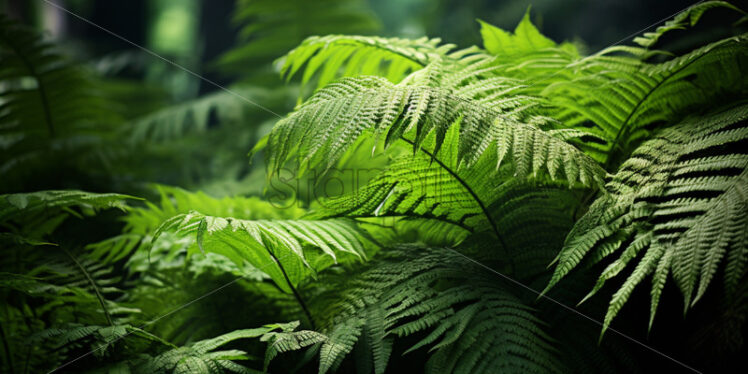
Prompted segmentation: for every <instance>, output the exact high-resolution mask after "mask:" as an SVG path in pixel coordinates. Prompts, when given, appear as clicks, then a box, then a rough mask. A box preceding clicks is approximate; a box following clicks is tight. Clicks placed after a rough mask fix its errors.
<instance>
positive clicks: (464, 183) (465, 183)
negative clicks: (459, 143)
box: [400, 136, 511, 258]
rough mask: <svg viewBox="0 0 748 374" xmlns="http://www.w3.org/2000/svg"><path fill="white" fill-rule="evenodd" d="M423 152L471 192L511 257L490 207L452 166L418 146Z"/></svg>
mask: <svg viewBox="0 0 748 374" xmlns="http://www.w3.org/2000/svg"><path fill="white" fill-rule="evenodd" d="M400 139H402V140H404V141H406V142H407V143H408V144H410V145H413V146H416V144H415V143H414V142H413V141H412V140H410V139H407V138H405V137H403V136H401V137H400ZM418 149H420V150H421V151H422V152H423V153H425V154H427V155H428V156H429V157H431V159H432V160H434V162H436V163H437V164H438V165H439V166H441V167H442V168H443V169H444V170H446V171H447V173H449V174H450V175H451V176H452V177H453V178H454V179H455V180H456V181H457V182H458V183H460V185H462V187H463V188H465V191H467V192H468V193H469V194H470V197H472V198H473V200H475V202H476V203H478V206H480V209H481V211H482V212H483V215H484V216H486V219H488V223H489V224H490V225H491V230H493V233H494V235H495V236H496V239H497V240H498V241H499V245H501V250H502V251H503V252H504V253H505V254H506V255H507V257H509V247H508V246H507V245H506V242H504V239H503V238H502V237H501V234H499V229H498V226H497V225H496V222H495V221H494V220H493V217H492V216H491V214H490V213H489V212H488V208H486V205H485V204H484V203H483V201H481V199H480V198H479V197H478V195H477V194H476V193H475V191H473V189H472V188H471V187H470V186H469V185H468V184H467V182H466V181H465V180H463V179H462V178H460V176H459V175H457V173H456V172H454V171H453V170H452V169H451V168H449V167H448V166H447V165H445V164H444V163H443V162H442V161H441V160H440V159H439V158H438V157H436V155H434V154H433V153H431V152H429V151H428V150H427V149H425V148H423V147H418ZM509 258H511V257H509Z"/></svg>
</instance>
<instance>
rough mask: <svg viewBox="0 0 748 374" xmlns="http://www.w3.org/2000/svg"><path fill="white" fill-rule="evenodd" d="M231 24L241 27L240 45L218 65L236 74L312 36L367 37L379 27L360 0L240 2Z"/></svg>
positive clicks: (265, 0) (280, 53)
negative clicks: (310, 2)
mask: <svg viewBox="0 0 748 374" xmlns="http://www.w3.org/2000/svg"><path fill="white" fill-rule="evenodd" d="M234 22H235V23H236V24H239V25H240V26H241V30H240V32H239V38H238V39H239V40H240V45H239V46H237V47H236V48H234V49H232V50H230V51H229V52H227V53H226V54H224V55H223V56H221V58H220V60H219V66H221V67H222V69H223V70H226V71H237V72H246V66H248V65H258V64H262V63H267V62H270V61H272V60H274V59H276V58H277V57H278V56H281V55H282V54H284V53H286V52H287V51H289V50H291V49H292V48H293V47H294V46H296V45H298V44H299V43H301V42H302V41H303V40H304V39H306V38H307V37H310V36H313V35H327V34H333V33H338V34H366V33H370V32H372V31H375V30H376V29H378V28H379V22H378V21H377V20H376V18H375V17H374V14H373V12H372V11H371V10H370V9H369V8H368V7H367V5H366V4H365V3H364V2H363V1H349V0H323V1H319V2H316V3H315V4H309V3H308V2H306V1H303V0H293V1H284V2H282V3H278V2H276V1H272V0H240V1H238V2H237V4H236V11H235V13H234Z"/></svg>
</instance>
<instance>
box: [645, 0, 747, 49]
mask: <svg viewBox="0 0 748 374" xmlns="http://www.w3.org/2000/svg"><path fill="white" fill-rule="evenodd" d="M714 8H727V9H732V10H735V11H737V12H741V13H742V11H741V10H740V9H739V8H737V7H736V6H734V5H732V4H730V3H728V2H726V1H705V2H699V3H697V4H695V5H693V6H690V7H688V9H686V10H684V11H682V12H680V13H678V14H677V15H676V16H675V17H674V18H673V19H671V20H669V21H667V22H665V24H664V25H662V26H658V27H657V29H656V30H655V31H652V32H645V33H644V34H643V35H642V36H637V37H635V38H634V43H636V44H639V45H640V46H642V47H644V48H652V47H653V46H654V45H655V44H657V42H658V41H659V40H660V38H661V37H662V36H663V35H665V34H667V33H668V32H670V31H673V30H682V29H685V28H687V27H693V26H694V25H696V23H698V22H699V19H700V18H701V16H703V15H704V13H705V12H706V11H708V10H710V9H714Z"/></svg>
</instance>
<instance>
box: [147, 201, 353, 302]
mask: <svg viewBox="0 0 748 374" xmlns="http://www.w3.org/2000/svg"><path fill="white" fill-rule="evenodd" d="M169 230H173V231H176V232H178V233H183V234H184V233H194V234H195V235H196V237H197V245H198V247H199V248H200V249H201V251H210V252H211V253H217V254H220V255H223V256H225V257H227V258H228V259H230V260H231V261H233V262H234V263H235V264H236V265H238V266H242V265H243V264H244V262H245V261H247V262H249V263H250V264H251V265H253V266H255V267H257V268H258V269H260V270H262V271H263V272H265V273H267V274H268V275H269V276H270V278H271V279H273V280H274V281H275V282H276V284H278V286H279V287H281V288H282V289H283V290H284V291H287V292H290V291H291V288H292V287H295V286H297V285H298V284H299V282H301V281H302V280H303V279H305V278H306V277H308V276H313V275H314V274H315V272H316V271H318V270H321V269H323V268H325V267H327V266H330V265H332V264H334V263H337V262H338V260H339V259H340V260H349V259H350V258H359V259H361V258H366V250H365V248H364V244H363V243H362V241H363V237H362V235H361V233H360V232H359V231H358V230H357V229H356V227H355V225H353V224H352V223H351V222H348V221H345V220H329V221H304V220H276V221H266V220H255V221H249V220H240V219H233V218H221V217H212V216H205V215H202V214H199V213H195V212H193V213H187V214H183V215H178V216H175V217H173V218H170V219H169V220H167V221H165V222H164V223H163V224H162V225H161V227H159V229H158V230H157V231H156V234H155V237H154V241H155V240H156V239H157V238H158V236H159V235H160V234H161V232H164V231H169ZM305 246H311V247H312V248H316V249H319V250H320V252H321V253H320V252H316V251H309V250H305V248H304V247H305ZM273 265H276V266H273Z"/></svg>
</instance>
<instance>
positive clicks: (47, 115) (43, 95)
mask: <svg viewBox="0 0 748 374" xmlns="http://www.w3.org/2000/svg"><path fill="white" fill-rule="evenodd" d="M3 40H5V42H6V43H7V44H8V45H9V46H10V47H11V48H13V50H14V52H15V53H16V55H17V56H18V58H20V59H21V61H22V62H23V64H24V65H25V66H26V68H27V69H28V70H29V75H31V76H32V77H34V80H36V87H37V89H38V90H39V101H41V105H42V108H43V109H44V122H45V123H46V124H47V130H48V131H49V136H50V137H51V138H54V137H55V126H54V123H53V122H52V113H51V106H50V105H49V98H48V97H47V89H46V88H45V85H44V81H43V80H42V79H41V77H40V75H39V73H37V71H36V68H35V67H34V64H32V63H31V61H29V59H28V58H27V57H26V55H24V54H23V52H22V50H21V48H19V47H18V46H17V45H16V44H15V41H14V40H11V39H9V38H3Z"/></svg>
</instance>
